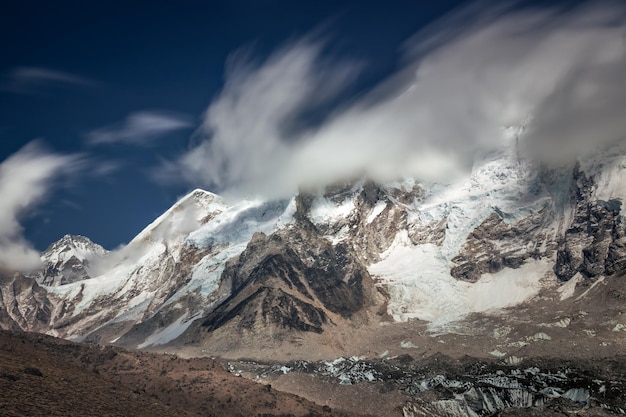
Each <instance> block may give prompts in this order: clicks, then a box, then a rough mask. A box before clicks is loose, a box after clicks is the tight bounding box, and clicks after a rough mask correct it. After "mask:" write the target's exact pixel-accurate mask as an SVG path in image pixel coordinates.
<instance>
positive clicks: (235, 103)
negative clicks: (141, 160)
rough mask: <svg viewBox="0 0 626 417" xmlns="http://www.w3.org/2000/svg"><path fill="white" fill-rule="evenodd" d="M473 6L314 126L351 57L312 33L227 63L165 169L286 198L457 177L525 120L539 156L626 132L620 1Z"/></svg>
mask: <svg viewBox="0 0 626 417" xmlns="http://www.w3.org/2000/svg"><path fill="white" fill-rule="evenodd" d="M468 10H469V12H468ZM477 10H478V9H476V8H471V9H466V10H462V11H461V12H458V13H457V14H454V15H451V16H449V17H448V18H446V19H445V20H443V21H442V22H441V23H440V24H438V25H434V26H433V27H431V28H429V29H428V31H426V32H424V33H419V34H417V35H416V36H415V37H413V38H412V39H411V41H410V45H409V48H408V49H409V50H410V51H411V53H410V54H409V57H410V58H409V60H408V62H407V64H406V67H405V68H403V69H402V70H401V71H399V72H398V73H397V74H392V75H390V76H389V78H388V79H387V80H385V81H383V82H382V83H381V84H380V85H379V86H376V87H375V88H373V89H372V93H371V94H369V95H366V96H365V97H353V98H352V99H351V100H349V101H347V102H349V103H350V104H349V105H346V106H344V107H343V108H342V109H341V111H338V112H336V113H334V114H329V115H328V116H327V117H326V118H325V119H323V122H322V123H321V124H319V125H311V126H309V127H308V128H307V129H299V130H297V131H293V130H291V129H289V126H291V125H292V124H293V123H294V121H297V120H298V119H299V117H300V116H301V115H302V111H303V110H302V109H306V108H307V103H310V102H315V100H316V97H317V96H318V95H319V94H320V92H323V93H324V94H325V95H328V96H337V95H339V94H341V93H342V83H337V82H329V80H333V79H334V78H333V74H346V73H350V71H347V72H346V71H345V68H346V67H348V68H349V66H346V64H345V63H338V64H337V65H336V66H335V67H333V65H330V64H329V63H328V61H327V60H325V59H324V54H323V48H322V47H321V46H320V45H317V44H315V43H314V42H311V41H310V40H309V41H304V42H300V43H294V44H291V45H290V46H288V47H286V48H283V49H282V50H279V51H278V52H276V53H274V54H273V55H272V56H270V58H268V59H267V60H266V61H265V62H263V63H261V64H260V65H256V66H254V65H250V64H247V65H239V66H237V67H235V68H234V69H231V71H230V72H229V76H228V78H227V80H226V83H225V86H224V88H223V90H222V92H221V94H220V95H219V96H218V97H217V98H216V99H215V100H214V101H213V102H212V104H211V105H210V106H209V108H208V109H207V112H206V115H205V121H204V124H203V126H202V128H201V129H200V131H199V132H197V135H196V137H195V139H194V142H193V144H192V147H191V149H190V150H189V151H188V152H187V153H186V154H184V155H182V156H181V157H180V158H179V159H178V160H177V161H176V162H175V163H174V164H170V165H169V169H170V172H180V173H182V176H183V177H184V178H185V179H186V180H187V181H189V182H190V183H193V184H194V185H196V186H198V185H200V186H205V187H209V188H213V189H215V188H217V189H219V190H220V191H225V192H231V193H236V194H250V193H254V194H263V195H268V196H284V195H289V194H290V193H293V192H294V191H295V190H296V189H297V187H299V186H301V185H311V186H316V185H317V186H319V185H324V184H327V183H329V182H333V181H337V180H341V179H346V178H350V177H351V176H354V175H357V174H362V173H365V174H367V175H369V176H371V177H374V178H375V179H381V180H387V179H392V178H397V177H404V176H413V177H417V178H421V179H429V180H437V181H449V180H451V179H453V178H455V177H456V176H459V175H462V174H463V173H464V172H467V171H468V170H470V169H471V167H472V164H473V161H474V160H475V157H476V155H477V154H484V153H487V152H492V151H494V150H498V149H501V148H502V147H503V146H505V145H506V143H505V142H506V140H507V139H506V137H505V134H504V129H503V128H504V127H508V126H515V125H520V124H522V123H527V122H528V121H529V120H530V122H529V123H528V125H527V128H526V132H525V136H524V138H523V143H522V148H523V149H522V150H523V154H524V155H525V156H526V157H528V158H531V159H533V160H537V161H538V162H541V163H547V164H563V163H567V162H570V161H572V160H574V159H576V158H579V157H582V156H584V155H586V154H589V153H592V152H595V151H597V150H598V149H600V148H602V147H604V146H607V145H610V144H613V143H616V142H617V141H621V140H623V138H624V133H625V132H626V118H624V117H623V114H624V110H625V109H626V84H625V83H624V82H623V74H626V45H625V41H624V39H625V33H626V21H625V19H624V16H625V15H626V13H625V12H626V5H625V4H624V3H620V2H608V1H607V2H594V3H584V4H583V5H582V6H579V7H575V8H569V9H567V10H563V9H538V8H533V9H520V8H516V7H506V8H498V9H491V10H484V9H483V10H481V11H480V13H478V12H477ZM321 63H323V71H320V65H321ZM335 68H336V69H337V70H335ZM339 69H341V70H339ZM337 77H339V76H337ZM564 150H565V151H564Z"/></svg>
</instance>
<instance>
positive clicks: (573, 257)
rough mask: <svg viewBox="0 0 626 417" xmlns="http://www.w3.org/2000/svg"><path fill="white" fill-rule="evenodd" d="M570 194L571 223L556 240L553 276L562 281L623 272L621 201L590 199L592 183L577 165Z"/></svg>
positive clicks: (624, 243) (624, 250)
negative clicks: (578, 274) (577, 275)
mask: <svg viewBox="0 0 626 417" xmlns="http://www.w3.org/2000/svg"><path fill="white" fill-rule="evenodd" d="M572 179H573V180H572V185H571V191H570V199H571V200H570V203H571V207H572V208H571V212H572V214H571V222H570V224H569V227H568V228H567V230H566V231H565V233H564V235H563V236H562V238H561V239H560V242H559V247H558V251H557V256H556V263H555V265H554V272H555V274H556V275H557V277H558V278H559V279H560V280H562V281H567V280H569V279H571V278H572V277H573V276H574V275H576V273H580V274H581V275H582V276H583V277H584V278H595V277H599V276H602V275H607V276H608V275H613V274H616V273H623V272H624V271H626V234H625V228H626V224H625V222H624V216H623V215H621V208H622V201H620V200H618V199H612V200H609V201H602V200H598V199H594V186H595V181H594V178H593V176H592V175H586V174H585V172H583V171H581V169H580V167H579V166H578V165H577V166H576V167H575V168H574V171H573V176H572Z"/></svg>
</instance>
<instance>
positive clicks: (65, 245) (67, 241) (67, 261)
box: [38, 234, 108, 285]
mask: <svg viewBox="0 0 626 417" xmlns="http://www.w3.org/2000/svg"><path fill="white" fill-rule="evenodd" d="M107 252H108V251H107V250H106V249H104V248H103V247H102V246H100V245H98V244H97V243H94V242H92V241H91V239H89V238H88V237H85V236H81V235H70V234H66V235H64V236H63V237H62V238H61V239H59V240H58V241H56V242H54V243H53V244H51V245H50V246H49V247H48V249H46V250H45V251H44V252H43V253H42V254H41V261H42V262H43V264H44V268H43V270H42V272H41V274H40V276H39V277H38V281H39V282H40V283H42V284H45V285H62V284H67V283H70V282H74V281H80V280H83V279H88V278H91V275H90V274H89V260H90V259H93V258H94V257H98V256H104V255H106V254H107Z"/></svg>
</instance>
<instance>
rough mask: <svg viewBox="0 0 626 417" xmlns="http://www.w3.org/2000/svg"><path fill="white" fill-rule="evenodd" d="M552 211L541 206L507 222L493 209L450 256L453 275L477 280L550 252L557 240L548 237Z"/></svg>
mask: <svg viewBox="0 0 626 417" xmlns="http://www.w3.org/2000/svg"><path fill="white" fill-rule="evenodd" d="M553 219H554V211H553V210H551V209H550V207H543V208H541V209H540V210H538V211H536V212H534V213H532V214H530V215H529V216H528V217H525V218H523V219H521V220H519V221H517V222H515V223H512V224H509V223H506V222H505V221H504V219H503V217H502V214H500V213H498V212H497V211H494V212H493V213H492V214H491V215H490V216H489V217H487V218H486V219H485V220H484V221H483V222H482V223H481V224H480V225H479V226H478V227H477V228H476V229H474V230H473V231H472V232H471V233H470V234H469V236H468V237H467V240H466V241H465V243H464V245H463V247H462V248H461V251H460V254H459V255H457V256H455V257H454V258H453V259H452V262H453V263H454V264H455V265H454V266H453V267H452V269H451V270H450V273H451V275H452V276H453V277H455V278H458V279H462V280H465V281H470V282H476V281H477V280H478V279H479V278H480V277H481V276H482V275H483V274H485V273H495V272H499V271H501V270H502V269H504V268H519V267H520V266H521V265H523V264H524V262H526V260H527V259H528V258H534V259H538V258H541V257H546V256H550V255H551V253H552V252H553V251H554V248H555V246H556V244H555V243H554V242H551V241H550V237H549V230H550V229H549V226H550V222H551V221H552V220H553Z"/></svg>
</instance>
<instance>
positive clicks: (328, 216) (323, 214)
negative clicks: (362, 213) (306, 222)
mask: <svg viewBox="0 0 626 417" xmlns="http://www.w3.org/2000/svg"><path fill="white" fill-rule="evenodd" d="M354 207H355V206H354V199H353V198H346V199H345V200H344V201H343V202H341V203H339V204H336V203H334V202H333V201H331V200H330V199H328V198H324V197H322V196H318V197H316V198H315V200H313V204H312V205H311V210H310V212H309V213H310V216H311V221H312V222H313V223H322V222H331V221H337V220H339V219H345V218H346V217H348V216H349V215H350V213H352V211H353V210H354Z"/></svg>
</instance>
